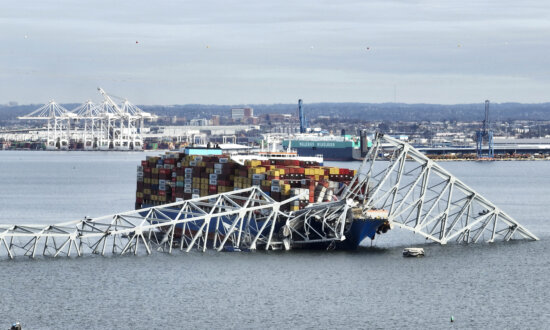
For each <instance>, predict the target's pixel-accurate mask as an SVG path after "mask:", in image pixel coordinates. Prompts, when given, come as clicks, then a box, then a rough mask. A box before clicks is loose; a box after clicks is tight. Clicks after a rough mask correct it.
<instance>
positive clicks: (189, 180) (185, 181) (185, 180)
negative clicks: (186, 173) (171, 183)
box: [183, 179, 193, 183]
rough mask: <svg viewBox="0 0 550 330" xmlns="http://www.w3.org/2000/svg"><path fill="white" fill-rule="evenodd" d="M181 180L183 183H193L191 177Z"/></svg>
mask: <svg viewBox="0 0 550 330" xmlns="http://www.w3.org/2000/svg"><path fill="white" fill-rule="evenodd" d="M183 182H184V183H193V179H184V180H183Z"/></svg>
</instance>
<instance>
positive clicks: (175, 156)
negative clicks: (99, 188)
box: [136, 152, 355, 211]
mask: <svg viewBox="0 0 550 330" xmlns="http://www.w3.org/2000/svg"><path fill="white" fill-rule="evenodd" d="M354 175H355V171H354V170H348V169H344V168H337V167H328V166H321V165H320V164H318V163H316V162H309V161H308V162H306V161H299V160H281V159H272V160H266V161H260V160H249V161H246V163H245V164H244V165H240V164H238V163H236V162H234V161H232V160H231V159H230V158H229V157H228V156H226V155H220V156H191V155H186V154H184V153H173V152H169V153H166V154H164V155H162V156H159V157H152V156H147V158H146V159H145V160H144V161H142V162H141V165H140V166H138V169H137V193H136V208H142V207H148V206H153V205H161V204H165V203H171V202H174V201H177V200H180V199H181V200H187V199H192V198H197V197H203V196H208V195H214V194H218V193H224V192H229V191H234V190H239V189H243V188H248V187H251V186H258V187H260V189H261V190H262V191H263V192H265V194H266V195H269V196H271V198H273V199H274V200H275V201H283V200H285V199H288V198H290V197H293V196H299V195H300V196H301V197H300V198H299V199H298V200H296V201H294V202H292V203H291V204H286V205H284V206H283V210H285V211H286V210H292V211H296V210H299V209H301V208H304V207H305V206H307V205H308V204H309V203H321V202H328V201H333V200H336V199H337V196H338V195H339V192H340V191H341V189H342V187H343V185H349V183H350V181H351V180H352V178H353V176H354ZM285 208H286V209H285Z"/></svg>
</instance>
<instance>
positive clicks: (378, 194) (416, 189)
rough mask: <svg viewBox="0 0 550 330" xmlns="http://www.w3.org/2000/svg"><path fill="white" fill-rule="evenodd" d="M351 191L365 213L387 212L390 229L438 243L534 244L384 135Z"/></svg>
mask: <svg viewBox="0 0 550 330" xmlns="http://www.w3.org/2000/svg"><path fill="white" fill-rule="evenodd" d="M352 186H354V187H355V188H352V189H350V190H348V191H347V192H346V194H347V195H348V197H349V198H353V197H359V198H362V199H363V201H364V211H367V210H370V209H386V210H388V211H389V220H390V225H392V226H394V227H399V228H403V229H406V230H410V231H412V232H414V233H417V234H420V235H422V236H424V237H426V239H429V240H432V241H434V242H437V243H440V244H447V243H449V242H452V241H456V242H464V243H477V242H480V241H483V242H494V241H496V240H504V241H509V240H511V239H530V240H538V238H537V237H536V236H535V235H533V234H532V233H531V232H529V231H528V230H527V229H526V228H525V227H523V226H522V225H520V224H519V223H518V222H517V221H516V220H514V219H513V218H512V217H511V216H510V215H508V214H507V213H505V212H504V211H503V210H501V209H500V208H499V207H497V206H496V205H494V204H493V203H491V202H490V201H489V200H487V199H486V198H484V197H483V196H482V195H480V194H479V193H478V192H476V191H475V190H474V189H472V188H470V187H468V186H467V185H466V184H464V183H463V182H462V181H460V180H459V179H458V178H456V177H455V176H453V175H452V174H450V173H449V172H447V171H446V170H444V169H443V168H442V167H441V166H439V165H438V164H437V163H435V162H434V161H432V160H430V159H429V158H427V157H426V156H425V155H424V154H422V153H421V152H419V151H418V150H416V149H415V148H413V147H412V146H410V145H409V144H407V143H405V142H402V141H399V140H397V139H394V138H391V137H388V136H385V135H383V134H377V137H376V138H375V141H374V144H373V147H372V148H371V149H370V150H369V152H368V154H367V155H366V157H365V159H364V161H363V164H362V165H361V167H360V170H359V171H358V174H357V175H356V177H355V178H354V182H353V184H352ZM359 187H363V191H365V190H366V191H367V194H364V195H366V196H363V195H361V192H360V191H361V190H360V189H359Z"/></svg>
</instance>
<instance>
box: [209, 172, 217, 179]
mask: <svg viewBox="0 0 550 330" xmlns="http://www.w3.org/2000/svg"><path fill="white" fill-rule="evenodd" d="M209 177H210V180H212V179H214V180H217V179H218V175H217V174H216V173H211V174H210V176H209Z"/></svg>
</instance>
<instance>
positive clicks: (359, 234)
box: [142, 204, 389, 250]
mask: <svg viewBox="0 0 550 330" xmlns="http://www.w3.org/2000/svg"><path fill="white" fill-rule="evenodd" d="M147 207H151V205H147V204H145V205H143V208H147ZM173 210H174V211H170V209H165V210H163V213H164V214H166V216H167V217H169V218H170V219H175V218H176V217H177V216H178V213H179V210H178V209H176V208H174V209H173ZM146 213H147V212H146V211H143V212H142V215H143V216H145V214H146ZM188 217H189V218H191V217H192V215H189V216H188ZM180 219H182V217H180ZM165 221H166V220H165ZM233 221H234V218H233V216H223V217H220V218H215V217H214V218H212V219H211V221H210V223H209V226H208V237H209V238H210V239H212V238H214V235H215V232H216V229H218V231H223V229H224V223H225V224H231V223H233ZM150 222H151V223H152V224H156V223H162V222H163V221H162V220H158V221H156V220H150ZM203 224H204V223H203V222H202V221H197V222H187V223H186V224H185V226H184V224H182V223H180V224H177V225H176V228H175V233H174V236H175V237H176V238H179V237H181V236H182V234H183V231H184V230H185V233H186V234H187V235H189V234H194V233H196V232H197V231H199V230H200V229H201V226H202V225H203ZM263 224H264V222H263V221H256V219H254V218H252V219H250V222H249V229H250V232H251V234H252V235H256V234H257V233H258V231H259V229H260V228H261V227H262V225H263ZM284 225H285V222H284V221H282V222H280V223H276V224H275V228H274V233H278V232H279V231H280V229H281V228H282V227H283V226H284ZM318 230H319V231H322V229H321V228H318ZM387 230H389V226H388V225H387V220H386V219H355V220H353V222H352V223H351V225H350V226H349V227H348V228H347V229H346V230H345V232H344V235H345V237H346V239H345V240H344V241H329V242H318V243H304V242H302V243H299V244H296V245H293V248H299V249H327V248H328V249H337V250H354V249H357V248H358V247H359V245H360V244H361V242H362V241H363V240H365V239H366V238H370V239H371V240H372V239H374V238H375V236H376V234H377V233H381V232H384V233H385V232H386V231H387ZM222 239H223V237H222Z"/></svg>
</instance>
